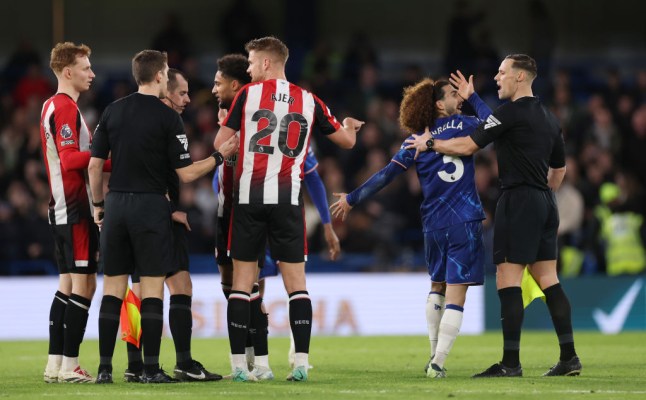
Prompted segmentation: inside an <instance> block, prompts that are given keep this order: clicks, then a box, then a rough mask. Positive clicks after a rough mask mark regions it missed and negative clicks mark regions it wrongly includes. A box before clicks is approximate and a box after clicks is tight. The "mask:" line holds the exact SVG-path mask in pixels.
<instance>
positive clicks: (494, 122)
mask: <svg viewBox="0 0 646 400" xmlns="http://www.w3.org/2000/svg"><path fill="white" fill-rule="evenodd" d="M498 125H500V121H499V120H498V118H496V117H494V116H493V115H490V116H489V118H487V123H486V124H485V126H484V128H485V129H489V128H493V127H494V126H498Z"/></svg>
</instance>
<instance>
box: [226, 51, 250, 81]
mask: <svg viewBox="0 0 646 400" xmlns="http://www.w3.org/2000/svg"><path fill="white" fill-rule="evenodd" d="M248 68H249V61H248V60H247V57H245V56H243V55H242V54H227V55H226V56H224V57H222V58H220V59H218V71H220V73H221V74H222V76H224V77H225V78H227V79H232V80H236V81H238V82H240V83H241V84H242V85H243V86H244V85H246V84H247V83H249V82H251V76H250V75H249V74H248V73H247V69H248Z"/></svg>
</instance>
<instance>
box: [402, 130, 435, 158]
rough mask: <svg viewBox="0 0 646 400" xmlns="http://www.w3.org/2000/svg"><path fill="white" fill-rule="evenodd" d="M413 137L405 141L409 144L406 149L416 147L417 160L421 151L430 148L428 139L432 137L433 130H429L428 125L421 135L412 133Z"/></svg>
mask: <svg viewBox="0 0 646 400" xmlns="http://www.w3.org/2000/svg"><path fill="white" fill-rule="evenodd" d="M412 136H413V138H412V139H406V140H405V141H404V143H405V144H406V145H407V146H406V147H405V149H406V150H410V149H415V160H417V157H418V156H419V154H420V153H422V152H425V151H426V150H428V148H427V147H426V141H427V140H428V139H430V138H431V131H429V130H428V126H427V127H426V129H424V133H423V134H421V135H415V134H413V135H412Z"/></svg>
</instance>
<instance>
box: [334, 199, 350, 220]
mask: <svg viewBox="0 0 646 400" xmlns="http://www.w3.org/2000/svg"><path fill="white" fill-rule="evenodd" d="M332 196H334V197H337V198H338V200H337V201H336V203H334V204H332V205H331V206H330V211H331V212H332V216H333V217H334V218H341V220H342V221H345V219H346V217H347V216H348V213H349V212H350V210H352V206H351V205H350V204H348V194H347V193H332Z"/></svg>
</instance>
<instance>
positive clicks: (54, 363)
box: [46, 354, 63, 371]
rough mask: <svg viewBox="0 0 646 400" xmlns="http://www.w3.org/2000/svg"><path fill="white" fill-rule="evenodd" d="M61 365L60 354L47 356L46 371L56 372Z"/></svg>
mask: <svg viewBox="0 0 646 400" xmlns="http://www.w3.org/2000/svg"><path fill="white" fill-rule="evenodd" d="M62 363H63V355H62V354H49V355H48V356H47V367H46V369H48V370H54V371H58V370H60V369H61V364H62Z"/></svg>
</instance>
